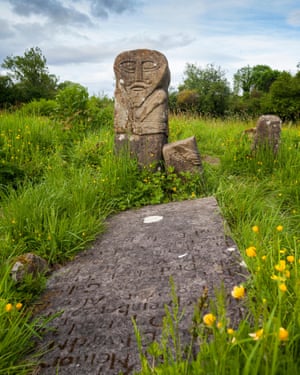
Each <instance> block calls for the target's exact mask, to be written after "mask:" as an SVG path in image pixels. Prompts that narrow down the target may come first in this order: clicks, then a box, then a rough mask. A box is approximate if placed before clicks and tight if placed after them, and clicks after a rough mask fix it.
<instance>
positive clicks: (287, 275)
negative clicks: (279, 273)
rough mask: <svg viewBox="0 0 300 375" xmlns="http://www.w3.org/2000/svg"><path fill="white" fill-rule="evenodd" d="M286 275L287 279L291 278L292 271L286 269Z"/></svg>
mask: <svg viewBox="0 0 300 375" xmlns="http://www.w3.org/2000/svg"><path fill="white" fill-rule="evenodd" d="M284 276H285V277H286V278H287V279H289V278H290V277H291V273H290V271H289V270H285V272H284Z"/></svg>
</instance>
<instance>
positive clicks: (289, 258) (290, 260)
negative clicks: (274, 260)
mask: <svg viewBox="0 0 300 375" xmlns="http://www.w3.org/2000/svg"><path fill="white" fill-rule="evenodd" d="M286 260H287V261H288V262H289V263H294V261H295V257H294V255H288V256H287V257H286Z"/></svg>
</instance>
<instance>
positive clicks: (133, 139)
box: [114, 49, 170, 166]
mask: <svg viewBox="0 0 300 375" xmlns="http://www.w3.org/2000/svg"><path fill="white" fill-rule="evenodd" d="M114 71H115V76H116V89H115V120H114V121H115V122H114V128H115V147H116V150H117V151H118V150H120V149H121V148H123V147H128V148H129V150H130V152H131V154H132V155H133V156H135V157H136V158H137V160H138V163H139V164H140V165H141V166H149V165H151V164H157V163H159V162H160V161H161V160H162V147H163V145H164V144H165V143H167V141H168V86H169V82H170V71H169V67H168V61H167V59H166V58H165V56H164V55H162V54H161V53H160V52H158V51H154V50H147V49H137V50H132V51H126V52H122V53H121V54H119V55H118V56H117V57H116V59H115V63H114Z"/></svg>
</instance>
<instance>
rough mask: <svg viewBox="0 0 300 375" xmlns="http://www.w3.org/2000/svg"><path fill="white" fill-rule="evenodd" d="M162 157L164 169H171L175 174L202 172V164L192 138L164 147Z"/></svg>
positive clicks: (194, 140) (194, 139)
mask: <svg viewBox="0 0 300 375" xmlns="http://www.w3.org/2000/svg"><path fill="white" fill-rule="evenodd" d="M163 156H164V160H165V167H166V169H168V168H169V167H173V168H174V171H175V172H176V173H180V172H190V173H201V172H202V162H201V158H200V153H199V150H198V147H197V142H196V138H195V137H194V136H193V137H190V138H187V139H183V140H180V141H177V142H173V143H169V144H166V145H164V147H163Z"/></svg>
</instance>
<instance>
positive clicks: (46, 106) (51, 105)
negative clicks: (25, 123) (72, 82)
mask: <svg viewBox="0 0 300 375" xmlns="http://www.w3.org/2000/svg"><path fill="white" fill-rule="evenodd" d="M56 107H57V103H56V101H55V100H47V99H40V100H33V101H32V102H30V103H27V104H24V105H23V106H22V108H21V110H22V112H23V114H24V115H26V116H32V115H33V116H51V115H53V114H54V113H55V111H56Z"/></svg>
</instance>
